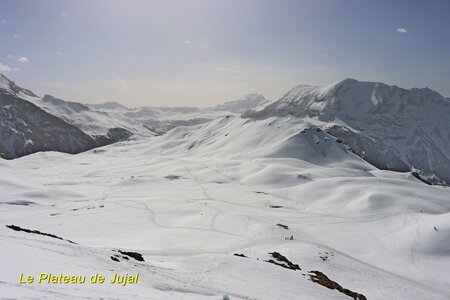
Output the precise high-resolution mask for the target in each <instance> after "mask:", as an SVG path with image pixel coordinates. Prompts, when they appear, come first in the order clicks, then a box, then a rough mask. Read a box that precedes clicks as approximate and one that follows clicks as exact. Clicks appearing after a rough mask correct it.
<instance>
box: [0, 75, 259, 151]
mask: <svg viewBox="0 0 450 300" xmlns="http://www.w3.org/2000/svg"><path fill="white" fill-rule="evenodd" d="M267 103H268V101H267V100H266V99H265V98H264V97H263V96H262V95H258V94H251V95H248V96H246V97H244V98H243V99H239V100H237V101H230V102H227V103H224V104H223V105H219V106H217V107H210V108H205V109H200V108H196V107H148V106H145V107H140V108H127V107H125V106H123V105H121V104H119V103H117V102H106V103H102V104H82V103H79V102H73V101H66V100H62V99H59V98H56V97H53V96H51V95H45V96H44V97H42V98H41V97H39V96H37V95H36V94H34V93H33V92H31V91H30V90H27V89H24V88H21V87H19V86H17V85H16V84H15V83H14V82H13V81H11V80H9V79H8V78H7V77H6V76H4V75H2V74H0V116H1V119H0V156H1V157H2V158H8V159H11V158H17V157H20V156H23V155H27V154H31V153H34V152H38V151H60V152H65V153H79V152H83V151H86V150H90V149H92V148H95V147H99V146H104V145H108V144H111V143H114V142H118V141H124V140H127V139H129V138H130V137H131V136H136V137H151V136H155V135H160V134H163V133H165V132H167V131H168V130H170V129H172V128H174V127H177V126H190V125H197V124H201V123H205V122H209V121H211V120H213V119H215V118H217V117H219V116H222V115H226V114H235V115H238V114H240V113H242V112H244V111H246V110H247V109H248V107H260V108H262V106H263V105H264V104H267Z"/></svg>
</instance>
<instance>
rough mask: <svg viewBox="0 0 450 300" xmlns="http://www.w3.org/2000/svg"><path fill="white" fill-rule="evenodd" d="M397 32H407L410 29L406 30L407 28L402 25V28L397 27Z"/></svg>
mask: <svg viewBox="0 0 450 300" xmlns="http://www.w3.org/2000/svg"><path fill="white" fill-rule="evenodd" d="M397 32H398V33H407V32H408V30H406V28H402V27H400V28H397Z"/></svg>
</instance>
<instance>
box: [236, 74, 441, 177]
mask: <svg viewBox="0 0 450 300" xmlns="http://www.w3.org/2000/svg"><path fill="white" fill-rule="evenodd" d="M244 115H245V116H247V117H252V118H255V119H264V118H268V117H273V116H278V117H280V116H288V115H291V116H295V117H298V118H300V119H305V120H311V122H315V124H317V126H319V127H320V128H322V129H323V130H326V131H327V132H329V133H330V134H332V135H333V136H335V137H337V138H339V139H340V140H342V141H343V142H344V143H345V144H347V145H349V146H350V147H351V148H352V149H353V151H355V153H357V154H358V155H359V156H361V157H363V158H364V159H365V160H367V161H368V162H370V163H371V164H373V165H374V166H376V167H378V168H381V169H388V170H395V171H402V172H404V171H409V170H412V171H414V172H415V173H416V174H417V175H418V176H421V177H422V178H426V180H428V181H431V182H434V183H447V184H449V183H450V167H449V166H450V119H449V116H450V101H449V100H448V99H446V98H444V97H443V96H441V95H440V94H439V93H437V92H435V91H433V90H430V89H428V88H424V89H417V88H415V89H410V90H407V89H402V88H399V87H397V86H389V85H386V84H383V83H378V82H364V81H357V80H354V79H346V80H343V81H340V82H338V83H335V84H332V85H330V86H326V87H317V86H308V85H299V86H297V87H295V88H293V89H292V90H290V91H289V92H288V93H287V94H285V95H284V96H283V97H281V99H279V100H278V101H276V102H274V103H272V104H270V105H268V106H266V107H265V108H264V109H262V110H260V111H257V112H249V113H246V114H244Z"/></svg>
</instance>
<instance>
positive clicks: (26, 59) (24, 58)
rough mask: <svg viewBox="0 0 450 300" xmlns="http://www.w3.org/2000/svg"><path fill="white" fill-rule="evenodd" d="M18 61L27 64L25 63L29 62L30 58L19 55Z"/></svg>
mask: <svg viewBox="0 0 450 300" xmlns="http://www.w3.org/2000/svg"><path fill="white" fill-rule="evenodd" d="M17 61H18V62H20V63H23V64H25V63H27V62H29V61H30V60H29V59H28V57H25V56H17Z"/></svg>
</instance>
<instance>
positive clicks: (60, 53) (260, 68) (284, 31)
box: [0, 0, 450, 107]
mask: <svg viewBox="0 0 450 300" xmlns="http://www.w3.org/2000/svg"><path fill="white" fill-rule="evenodd" d="M0 8H1V9H0V35H1V37H2V40H3V43H2V44H1V45H0V73H3V74H5V76H7V77H8V78H10V79H11V80H13V81H15V82H16V83H17V84H18V85H19V86H22V87H24V88H28V89H30V90H32V91H33V92H35V93H36V94H38V95H40V96H43V95H44V94H50V95H52V96H55V97H57V98H61V99H64V100H69V101H77V102H83V103H92V104H96V103H103V102H109V101H115V102H118V103H121V104H123V105H126V106H128V107H137V106H196V107H207V106H213V105H216V104H220V103H223V102H226V101H231V100H236V99H239V98H242V97H243V96H245V95H246V94H250V93H259V94H262V95H263V96H265V97H266V98H267V99H269V100H277V99H279V98H280V97H281V96H282V95H283V94H285V93H286V92H287V91H288V90H290V89H291V88H293V87H295V86H297V85H298V84H300V83H306V84H310V85H329V84H331V83H333V82H337V81H340V80H343V79H345V78H355V79H357V80H360V81H376V82H384V83H386V84H390V85H397V86H400V87H403V88H408V89H409V88H413V87H418V88H423V87H429V88H431V89H433V90H436V91H438V92H439V93H441V94H442V95H443V96H444V97H450V86H449V84H448V83H449V82H450V61H449V60H448V53H450V33H449V30H448V28H450V2H449V1H447V0H437V1H433V2H432V3H430V2H423V1H418V0H414V1H406V0H397V1H387V0H383V1H377V2H370V1H356V0H349V1H344V0H319V1H317V0H315V1H313V0H304V1H290V0H287V1H283V2H279V1H269V0H262V1H257V0H247V1H235V0H232V1H207V0H193V1H189V2H186V1H181V0H172V1H142V0H135V1H127V2H125V1H118V0H113V1H105V0H96V1H90V2H89V3H88V4H87V2H82V1H68V0H63V1H54V0H45V1H24V0H18V1H6V0H0ZM431 16H432V17H431Z"/></svg>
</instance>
